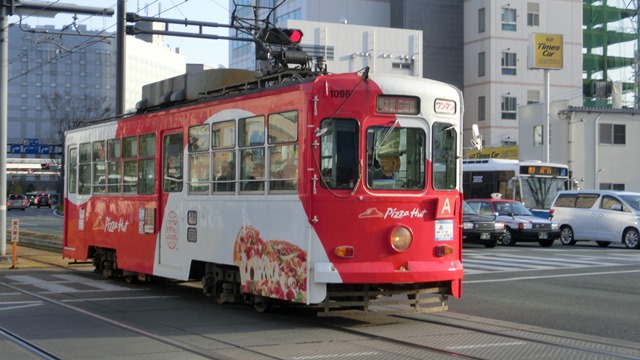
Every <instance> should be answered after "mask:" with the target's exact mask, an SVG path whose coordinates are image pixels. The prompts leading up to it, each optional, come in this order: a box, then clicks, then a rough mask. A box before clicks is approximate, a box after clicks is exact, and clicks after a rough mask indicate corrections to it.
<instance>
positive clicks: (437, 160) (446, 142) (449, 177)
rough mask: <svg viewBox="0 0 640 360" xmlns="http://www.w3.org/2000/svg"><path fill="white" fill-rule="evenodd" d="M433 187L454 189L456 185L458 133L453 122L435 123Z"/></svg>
mask: <svg viewBox="0 0 640 360" xmlns="http://www.w3.org/2000/svg"><path fill="white" fill-rule="evenodd" d="M432 135H433V144H432V145H433V148H432V152H431V153H432V156H433V159H432V162H433V163H432V166H433V169H432V170H433V188H434V189H436V190H453V189H455V187H456V174H457V173H458V169H457V166H456V147H457V143H458V139H457V135H458V134H457V133H456V130H455V128H454V127H453V125H452V124H448V123H435V124H433V132H432Z"/></svg>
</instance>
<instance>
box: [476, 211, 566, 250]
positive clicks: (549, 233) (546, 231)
mask: <svg viewBox="0 0 640 360" xmlns="http://www.w3.org/2000/svg"><path fill="white" fill-rule="evenodd" d="M466 202H467V203H468V204H469V206H471V207H472V208H473V209H474V210H475V211H476V212H477V213H478V214H480V215H491V214H494V213H497V215H496V221H499V222H501V223H504V226H505V231H506V233H505V235H504V237H503V238H502V240H501V243H502V245H507V246H513V245H515V244H516V242H518V241H537V242H538V243H539V244H540V246H543V247H549V246H551V245H553V242H554V241H555V240H556V239H558V238H560V230H559V227H558V223H557V222H555V221H550V220H548V219H543V218H541V217H537V216H535V215H533V214H532V213H531V211H529V209H527V208H526V207H525V206H524V205H523V204H522V203H521V202H519V201H516V200H505V199H469V200H466Z"/></svg>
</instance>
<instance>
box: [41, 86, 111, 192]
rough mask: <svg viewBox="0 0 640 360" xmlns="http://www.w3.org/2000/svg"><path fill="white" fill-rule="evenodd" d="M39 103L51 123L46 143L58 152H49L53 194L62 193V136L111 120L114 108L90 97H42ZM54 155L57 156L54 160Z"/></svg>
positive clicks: (63, 156)
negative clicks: (53, 170) (55, 171)
mask: <svg viewBox="0 0 640 360" xmlns="http://www.w3.org/2000/svg"><path fill="white" fill-rule="evenodd" d="M42 102H43V105H44V107H45V109H46V110H47V112H48V113H49V116H50V120H51V138H50V140H49V143H50V144H51V145H52V149H60V153H58V154H56V151H52V152H51V160H52V162H53V163H54V164H55V163H58V164H57V165H58V169H59V176H58V185H57V191H58V192H59V193H62V190H63V189H62V186H63V184H64V181H63V180H64V179H63V174H64V163H65V161H64V160H65V156H66V154H65V151H64V133H65V132H66V131H67V130H71V129H75V128H77V127H80V126H82V125H83V124H84V123H90V122H94V121H96V120H101V119H107V118H109V117H112V116H114V108H113V106H112V104H111V103H110V102H109V101H108V100H107V98H106V97H100V96H95V95H92V94H84V95H70V94H61V93H53V94H43V95H42ZM56 155H59V157H58V156H56Z"/></svg>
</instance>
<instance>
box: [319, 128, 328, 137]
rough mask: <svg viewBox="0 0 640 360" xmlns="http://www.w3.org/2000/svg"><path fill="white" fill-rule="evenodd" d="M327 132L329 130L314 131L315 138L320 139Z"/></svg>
mask: <svg viewBox="0 0 640 360" xmlns="http://www.w3.org/2000/svg"><path fill="white" fill-rule="evenodd" d="M327 131H329V128H323V129H316V137H320V136H322V135H324V134H326V133H327Z"/></svg>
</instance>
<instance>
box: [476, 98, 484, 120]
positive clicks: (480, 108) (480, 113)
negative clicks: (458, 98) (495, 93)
mask: <svg viewBox="0 0 640 360" xmlns="http://www.w3.org/2000/svg"><path fill="white" fill-rule="evenodd" d="M485 99H486V98H485V97H484V96H478V121H482V120H485V119H486V117H485V114H484V113H485V106H486V105H485V102H486V100H485Z"/></svg>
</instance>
